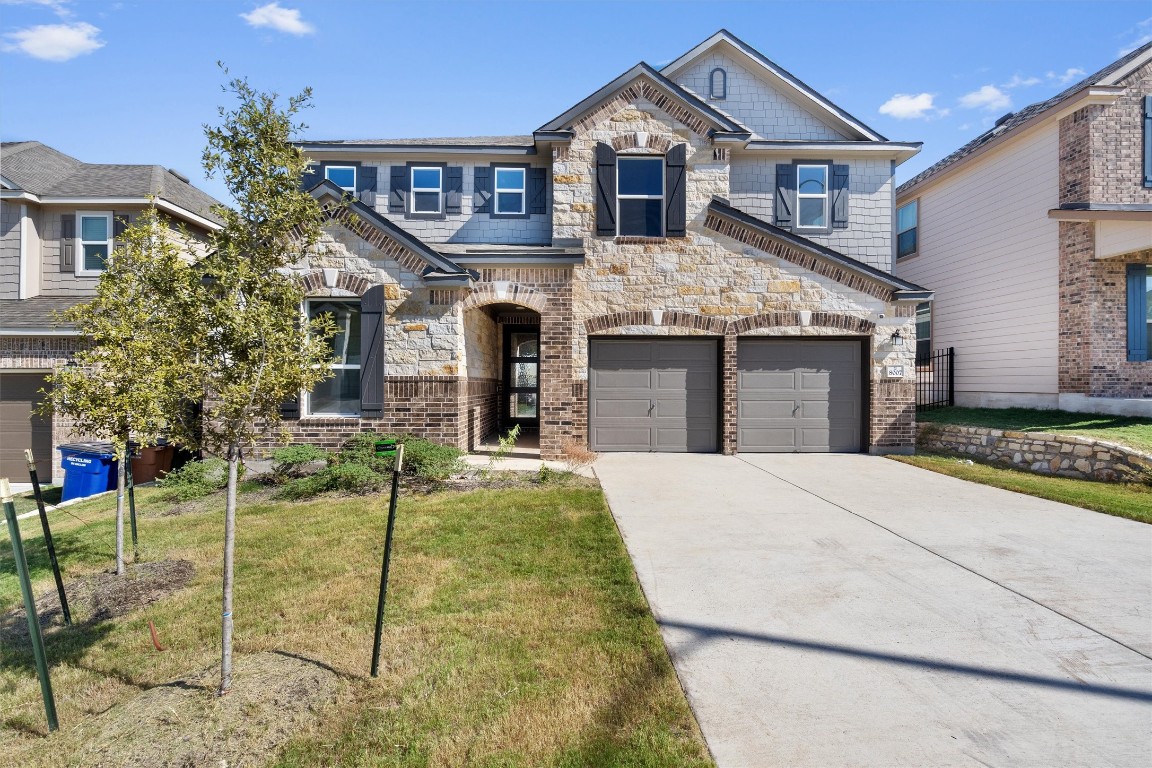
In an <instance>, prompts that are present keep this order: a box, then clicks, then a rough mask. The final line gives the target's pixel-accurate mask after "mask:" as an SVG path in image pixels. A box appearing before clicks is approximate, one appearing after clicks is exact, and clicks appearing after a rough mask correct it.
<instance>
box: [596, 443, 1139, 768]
mask: <svg viewBox="0 0 1152 768" xmlns="http://www.w3.org/2000/svg"><path fill="white" fill-rule="evenodd" d="M596 473H597V475H598V476H599V477H600V480H601V482H602V484H603V486H604V489H605V492H606V494H607V497H608V502H609V504H610V506H611V508H612V512H613V514H614V515H615V518H616V521H617V524H618V525H619V526H620V530H621V532H622V534H623V536H624V541H625V543H626V545H627V547H628V551H629V553H630V555H631V556H632V560H633V562H634V563H635V566H636V571H637V574H638V575H639V578H640V582H641V585H642V586H643V588H644V591H645V593H646V595H647V597H648V600H649V602H650V604H651V606H652V609H653V612H654V614H655V616H656V619H657V621H658V622H659V624H660V629H661V633H662V634H663V637H664V641H665V643H666V645H667V646H668V649H669V652H670V654H671V656H672V660H673V663H674V665H675V667H676V671H677V673H678V674H679V676H680V680H681V682H682V684H683V686H684V689H685V691H686V692H687V694H688V698H689V702H690V703H691V705H692V708H693V711H694V712H695V713H696V716H697V719H698V720H699V722H700V726H701V728H702V730H703V733H704V737H705V739H706V740H707V742H708V745H709V747H710V748H711V750H712V752H713V755H714V756H715V757H716V760H717V762H718V763H719V765H721V766H772V765H780V766H819V767H820V768H825V767H826V766H885V767H887V766H920V765H933V766H951V765H959V766H968V765H1006V766H1007V765H1011V766H1056V765H1060V766H1066V765H1082V766H1105V765H1107V766H1147V765H1152V659H1150V658H1149V657H1150V656H1152V613H1150V604H1152V526H1149V525H1145V524H1141V523H1136V522H1132V521H1129V520H1122V519H1119V518H1114V517H1109V516H1106V515H1102V514H1098V513H1094V512H1088V511H1085V510H1080V509H1076V508H1074V507H1069V506H1066V505H1062V504H1056V503H1053V502H1047V501H1043V500H1040V499H1034V498H1032V497H1028V496H1022V495H1019V494H1014V493H1010V492H1007V491H1002V490H999V489H994V488H988V487H985V486H980V485H975V484H972V483H967V482H964V481H960V480H956V479H954V478H949V477H946V476H943V475H939V474H936V473H932V472H927V471H924V470H920V469H917V468H914V467H910V466H907V465H903V464H899V463H897V462H893V461H890V460H887V459H883V458H876V457H868V456H861V455H836V454H832V455H795V454H786V455H753V456H749V455H743V456H738V457H729V456H717V455H669V454H661V455H656V454H608V455H605V456H603V457H602V458H601V459H600V460H599V461H598V462H597V463H596Z"/></svg>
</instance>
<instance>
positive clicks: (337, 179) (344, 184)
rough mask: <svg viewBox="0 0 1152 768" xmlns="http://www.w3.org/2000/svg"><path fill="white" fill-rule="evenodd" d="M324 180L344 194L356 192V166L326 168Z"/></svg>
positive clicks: (331, 166) (330, 166)
mask: <svg viewBox="0 0 1152 768" xmlns="http://www.w3.org/2000/svg"><path fill="white" fill-rule="evenodd" d="M324 178H325V179H327V180H328V181H330V182H332V183H333V184H335V185H336V186H338V187H340V189H343V190H344V191H346V192H353V193H355V192H356V166H354V165H329V166H326V167H325V168H324Z"/></svg>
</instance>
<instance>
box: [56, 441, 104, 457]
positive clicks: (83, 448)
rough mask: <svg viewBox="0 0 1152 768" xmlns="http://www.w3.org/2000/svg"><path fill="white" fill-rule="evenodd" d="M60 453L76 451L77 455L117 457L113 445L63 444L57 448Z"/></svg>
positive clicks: (94, 443)
mask: <svg viewBox="0 0 1152 768" xmlns="http://www.w3.org/2000/svg"><path fill="white" fill-rule="evenodd" d="M56 450H58V451H74V452H76V453H92V454H96V455H98V456H105V457H112V456H115V455H116V449H115V448H114V447H113V446H112V443H99V442H90V443H62V444H61V445H59V446H57V447H56Z"/></svg>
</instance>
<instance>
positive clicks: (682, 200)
mask: <svg viewBox="0 0 1152 768" xmlns="http://www.w3.org/2000/svg"><path fill="white" fill-rule="evenodd" d="M687 163H688V145H687V144H677V145H676V146H674V147H672V148H671V149H669V150H668V154H667V156H666V157H665V158H664V198H665V200H664V203H665V207H666V211H665V214H664V234H666V235H667V236H668V237H684V235H685V234H686V229H687V225H688V199H687V195H686V194H685V191H684V186H685V176H686V173H685V166H686V165H687Z"/></svg>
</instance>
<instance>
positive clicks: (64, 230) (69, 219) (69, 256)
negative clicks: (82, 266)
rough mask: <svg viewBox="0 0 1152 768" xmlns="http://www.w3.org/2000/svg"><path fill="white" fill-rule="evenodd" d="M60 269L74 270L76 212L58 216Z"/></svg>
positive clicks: (63, 270)
mask: <svg viewBox="0 0 1152 768" xmlns="http://www.w3.org/2000/svg"><path fill="white" fill-rule="evenodd" d="M60 271H61V272H75V271H76V214H73V213H65V214H62V215H61V216H60Z"/></svg>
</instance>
